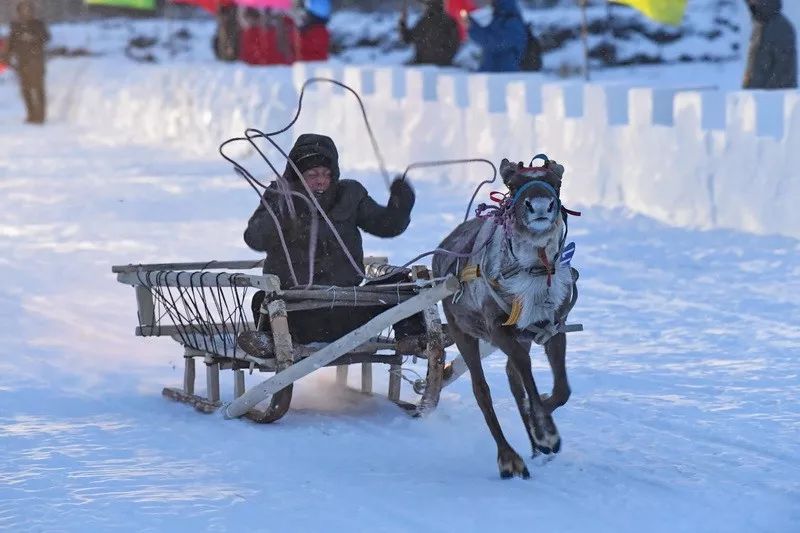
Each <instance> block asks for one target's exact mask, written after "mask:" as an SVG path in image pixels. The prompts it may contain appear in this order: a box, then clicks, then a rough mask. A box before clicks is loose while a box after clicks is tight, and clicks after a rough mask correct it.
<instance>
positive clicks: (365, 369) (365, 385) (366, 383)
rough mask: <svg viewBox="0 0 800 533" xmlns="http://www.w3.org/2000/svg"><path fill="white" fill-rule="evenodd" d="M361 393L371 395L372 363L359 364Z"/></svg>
mask: <svg viewBox="0 0 800 533" xmlns="http://www.w3.org/2000/svg"><path fill="white" fill-rule="evenodd" d="M361 392H363V393H364V394H372V363H361Z"/></svg>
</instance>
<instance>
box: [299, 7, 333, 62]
mask: <svg viewBox="0 0 800 533" xmlns="http://www.w3.org/2000/svg"><path fill="white" fill-rule="evenodd" d="M295 12H296V14H297V31H296V32H295V51H296V59H297V60H298V61H327V59H328V50H329V48H330V42H331V36H330V33H329V32H328V28H327V24H328V21H329V20H330V18H331V2H330V0H296V10H295Z"/></svg>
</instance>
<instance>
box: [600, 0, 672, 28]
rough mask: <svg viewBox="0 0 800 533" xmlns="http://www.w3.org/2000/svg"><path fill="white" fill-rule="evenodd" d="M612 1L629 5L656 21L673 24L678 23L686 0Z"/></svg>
mask: <svg viewBox="0 0 800 533" xmlns="http://www.w3.org/2000/svg"><path fill="white" fill-rule="evenodd" d="M612 2H616V3H618V4H625V5H628V6H631V7H632V8H634V9H638V10H639V11H641V12H642V13H644V14H645V15H646V16H647V17H649V18H651V19H653V20H655V21H656V22H662V23H664V24H672V25H673V26H679V25H680V23H681V21H682V20H683V14H684V13H685V12H686V0H612Z"/></svg>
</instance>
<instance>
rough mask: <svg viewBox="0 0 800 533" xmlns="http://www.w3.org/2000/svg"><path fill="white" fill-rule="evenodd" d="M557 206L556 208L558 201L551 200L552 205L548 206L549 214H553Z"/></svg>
mask: <svg viewBox="0 0 800 533" xmlns="http://www.w3.org/2000/svg"><path fill="white" fill-rule="evenodd" d="M555 206H556V201H555V200H550V205H549V206H547V212H548V213H552V212H553V208H554V207H555Z"/></svg>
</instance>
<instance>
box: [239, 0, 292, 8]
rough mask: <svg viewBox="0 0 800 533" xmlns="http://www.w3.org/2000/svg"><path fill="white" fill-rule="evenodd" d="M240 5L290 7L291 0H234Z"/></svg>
mask: <svg viewBox="0 0 800 533" xmlns="http://www.w3.org/2000/svg"><path fill="white" fill-rule="evenodd" d="M234 1H235V2H236V3H237V4H239V5H240V6H247V7H271V8H273V9H291V8H292V0H234Z"/></svg>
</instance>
